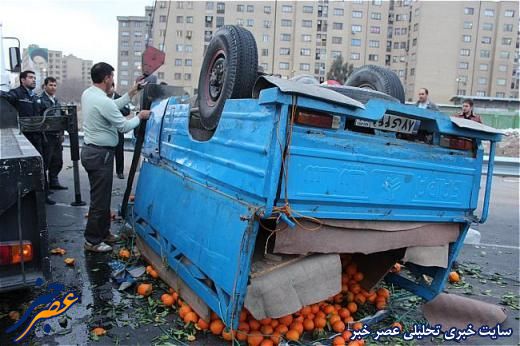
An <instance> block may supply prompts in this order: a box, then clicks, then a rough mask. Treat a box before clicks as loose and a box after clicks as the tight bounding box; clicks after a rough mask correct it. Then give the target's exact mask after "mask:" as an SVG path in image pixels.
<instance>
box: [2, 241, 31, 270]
mask: <svg viewBox="0 0 520 346" xmlns="http://www.w3.org/2000/svg"><path fill="white" fill-rule="evenodd" d="M22 254H23V261H24V262H29V261H32V259H33V246H32V243H31V242H30V241H27V240H24V241H23V242H22V246H21V247H20V242H17V241H9V242H0V265H9V264H17V263H20V262H22Z"/></svg>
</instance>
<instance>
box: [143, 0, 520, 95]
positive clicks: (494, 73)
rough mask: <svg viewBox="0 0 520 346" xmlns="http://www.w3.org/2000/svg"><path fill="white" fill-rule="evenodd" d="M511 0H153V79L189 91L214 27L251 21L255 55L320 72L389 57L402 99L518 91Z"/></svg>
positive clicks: (284, 67) (288, 71) (277, 68)
mask: <svg viewBox="0 0 520 346" xmlns="http://www.w3.org/2000/svg"><path fill="white" fill-rule="evenodd" d="M516 7H517V2H514V1H506V2H479V1H464V2H463V1H460V2H458V1H457V2H437V1H436V2H426V1H424V2H422V1H414V2H412V1H410V0H400V1H380V0H371V1H361V0H354V1H323V0H320V1H267V2H256V1H248V2H227V1H226V2H224V1H222V2H214V1H176V2H168V1H156V3H155V6H154V10H153V15H152V21H153V24H152V35H151V41H152V43H153V45H154V46H155V47H157V48H159V49H161V50H163V51H165V52H166V64H165V65H164V66H163V67H161V68H160V69H159V71H158V73H157V75H158V78H159V79H160V80H163V81H166V82H168V83H169V84H173V85H177V86H182V87H184V88H185V89H187V90H188V91H189V92H190V93H196V92H197V90H196V89H197V84H198V79H199V73H200V66H201V65H202V60H203V57H204V52H205V50H206V47H207V45H208V44H209V41H210V40H211V37H212V35H213V33H214V32H215V31H216V30H218V28H220V27H221V26H223V25H225V24H235V25H241V26H243V27H245V28H247V29H248V30H250V31H251V32H252V33H253V35H254V37H255V39H256V42H257V45H258V57H259V65H260V66H261V68H262V69H263V70H264V71H265V72H267V73H273V74H279V75H281V76H283V77H285V78H290V77H293V76H295V75H298V74H311V75H314V76H315V77H316V78H317V79H318V80H320V81H321V82H322V81H324V80H325V79H326V75H327V72H328V70H329V68H330V66H331V64H332V62H333V61H334V59H335V58H336V57H337V56H339V55H341V56H342V57H343V59H344V61H348V62H349V63H352V64H353V65H354V66H355V67H358V66H362V65H366V64H375V65H381V66H387V67H388V68H390V69H392V70H393V71H395V72H396V73H397V74H398V76H399V77H400V78H401V81H402V82H403V85H404V86H405V89H406V98H407V100H410V101H411V100H413V99H415V95H416V94H417V91H418V89H419V88H421V87H427V88H428V89H430V92H431V95H432V98H433V99H434V100H435V101H436V102H440V103H449V100H450V98H451V97H453V96H454V95H457V94H459V95H474V96H493V97H506V98H508V97H518V77H519V73H518V55H519V53H518V23H519V21H518V9H517V8H516Z"/></svg>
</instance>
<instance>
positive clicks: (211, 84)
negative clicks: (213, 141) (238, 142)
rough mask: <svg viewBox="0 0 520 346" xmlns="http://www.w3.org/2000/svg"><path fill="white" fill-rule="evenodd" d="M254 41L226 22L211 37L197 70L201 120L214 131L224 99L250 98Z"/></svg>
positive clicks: (255, 73) (255, 54) (255, 57)
mask: <svg viewBox="0 0 520 346" xmlns="http://www.w3.org/2000/svg"><path fill="white" fill-rule="evenodd" d="M256 66H258V52H257V48H256V41H255V38H254V36H253V34H251V32H249V31H247V30H246V29H244V28H241V27H238V26H233V25H225V26H223V27H222V28H220V29H219V30H218V31H217V32H216V33H215V34H214V35H213V38H212V39H211V41H210V43H209V46H208V49H207V51H206V55H205V56H204V60H203V62H202V68H201V71H200V78H199V85H198V92H199V112H200V122H201V124H202V126H203V127H204V128H205V129H206V130H209V131H211V130H214V129H215V128H216V127H217V125H218V122H219V119H220V115H221V114H222V110H223V108H224V104H225V102H226V100H227V99H230V98H249V97H251V93H252V90H253V85H254V83H255V80H256V77H257V70H256Z"/></svg>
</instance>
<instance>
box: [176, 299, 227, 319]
mask: <svg viewBox="0 0 520 346" xmlns="http://www.w3.org/2000/svg"><path fill="white" fill-rule="evenodd" d="M172 295H173V294H172ZM218 319H219V317H218V315H217V314H216V313H214V312H213V311H211V313H210V314H209V320H210V321H214V320H218Z"/></svg>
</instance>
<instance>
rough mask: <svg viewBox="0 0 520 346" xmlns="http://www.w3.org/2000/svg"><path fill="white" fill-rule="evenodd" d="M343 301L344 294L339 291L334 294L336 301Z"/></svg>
mask: <svg viewBox="0 0 520 346" xmlns="http://www.w3.org/2000/svg"><path fill="white" fill-rule="evenodd" d="M341 302H343V294H341V293H339V294H336V295H335V296H334V303H337V304H339V303H341Z"/></svg>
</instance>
